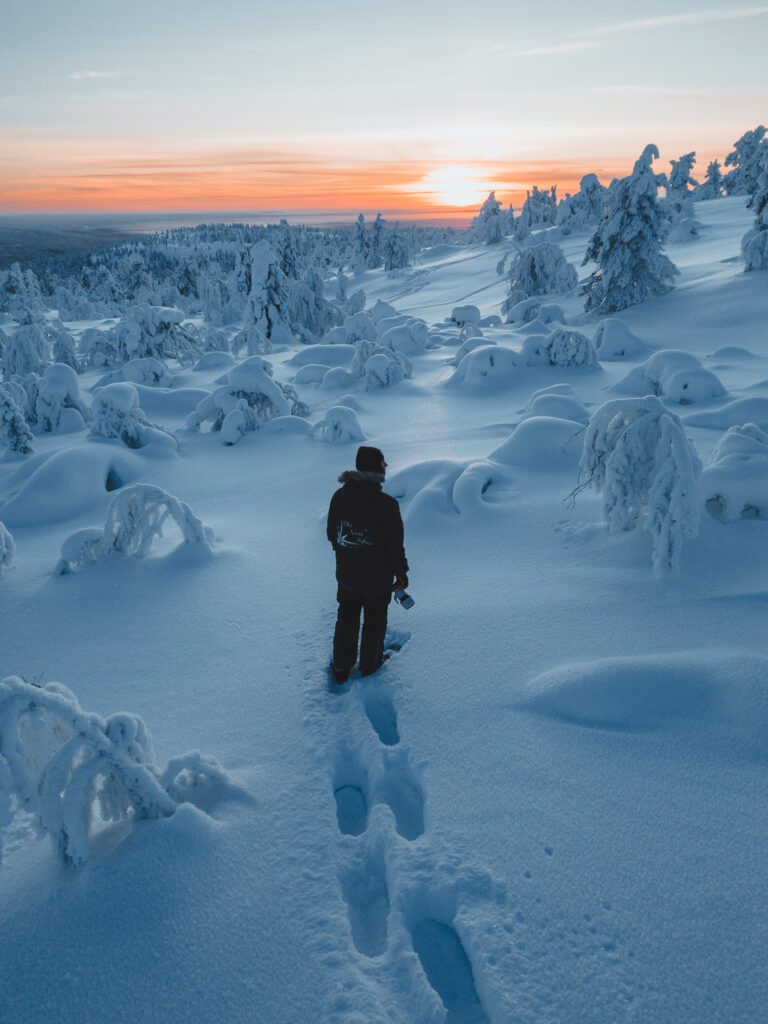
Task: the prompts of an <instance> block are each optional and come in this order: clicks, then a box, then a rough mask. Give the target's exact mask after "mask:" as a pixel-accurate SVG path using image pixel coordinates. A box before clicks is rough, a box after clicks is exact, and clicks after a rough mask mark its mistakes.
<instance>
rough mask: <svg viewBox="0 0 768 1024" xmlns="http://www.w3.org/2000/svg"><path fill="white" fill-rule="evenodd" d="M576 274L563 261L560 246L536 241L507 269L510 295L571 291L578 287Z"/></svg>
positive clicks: (564, 259)
mask: <svg viewBox="0 0 768 1024" xmlns="http://www.w3.org/2000/svg"><path fill="white" fill-rule="evenodd" d="M578 280H579V278H578V274H577V273H576V270H575V268H574V267H572V266H571V264H570V263H569V262H568V260H567V259H566V258H565V253H564V252H563V250H562V249H561V248H560V246H559V245H553V244H552V243H551V242H539V244H538V245H532V246H531V247H530V248H529V249H524V250H523V251H522V252H520V253H518V254H517V255H516V256H515V258H514V259H513V260H512V264H511V266H510V268H509V293H510V295H513V294H514V293H515V292H523V293H525V295H527V296H534V295H549V294H554V293H558V294H559V293H563V292H570V291H573V289H574V288H575V287H576V285H577V284H578Z"/></svg>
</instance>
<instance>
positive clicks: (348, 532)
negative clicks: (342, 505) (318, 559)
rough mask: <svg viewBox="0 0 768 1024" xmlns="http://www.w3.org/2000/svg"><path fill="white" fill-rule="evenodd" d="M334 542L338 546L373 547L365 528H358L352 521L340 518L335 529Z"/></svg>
mask: <svg viewBox="0 0 768 1024" xmlns="http://www.w3.org/2000/svg"><path fill="white" fill-rule="evenodd" d="M336 544H337V546H338V547H340V548H365V547H373V541H372V540H371V537H370V534H369V533H368V531H367V530H358V529H356V528H355V526H354V525H353V524H352V523H348V522H347V520H346V519H342V520H341V522H340V523H339V527H338V529H337V531H336Z"/></svg>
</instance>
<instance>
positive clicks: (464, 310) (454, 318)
mask: <svg viewBox="0 0 768 1024" xmlns="http://www.w3.org/2000/svg"><path fill="white" fill-rule="evenodd" d="M446 322H447V323H452V324H456V325H457V326H458V327H463V326H464V324H479V323H480V310H479V309H478V308H477V306H471V305H467V306H454V307H453V309H452V310H451V315H450V316H449V317H447V318H446Z"/></svg>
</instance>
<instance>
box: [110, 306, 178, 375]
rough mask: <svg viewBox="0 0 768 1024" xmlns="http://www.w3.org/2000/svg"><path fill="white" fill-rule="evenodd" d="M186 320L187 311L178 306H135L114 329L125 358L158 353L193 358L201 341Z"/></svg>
mask: <svg viewBox="0 0 768 1024" xmlns="http://www.w3.org/2000/svg"><path fill="white" fill-rule="evenodd" d="M183 320H184V313H183V311H182V310H180V309H177V308H176V307H175V306H151V305H149V304H148V303H140V304H139V305H137V306H131V307H130V309H128V310H127V313H126V317H125V319H124V320H122V321H121V322H120V323H119V324H117V325H116V327H115V329H114V333H115V337H116V339H117V344H118V351H119V354H120V359H121V361H122V362H128V360H130V359H144V358H146V357H147V356H154V357H155V358H157V359H164V358H175V359H179V360H180V361H186V362H189V361H190V360H191V358H192V355H193V354H194V353H195V352H196V351H197V342H196V340H195V337H194V336H193V335H192V334H190V332H189V331H188V330H187V329H186V328H185V327H184V326H183V325H182V321H183Z"/></svg>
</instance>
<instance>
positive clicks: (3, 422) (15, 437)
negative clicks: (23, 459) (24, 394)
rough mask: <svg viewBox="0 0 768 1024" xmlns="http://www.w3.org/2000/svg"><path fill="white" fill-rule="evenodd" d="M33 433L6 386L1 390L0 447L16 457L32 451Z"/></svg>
mask: <svg viewBox="0 0 768 1024" xmlns="http://www.w3.org/2000/svg"><path fill="white" fill-rule="evenodd" d="M33 440H34V438H33V436H32V431H31V430H30V429H29V425H28V423H27V421H26V420H25V419H24V416H23V415H22V412H21V409H20V408H19V406H18V405H17V403H16V401H15V400H14V399H13V398H12V397H11V395H10V394H9V392H8V390H7V389H6V387H5V385H4V386H3V387H1V388H0V445H3V446H4V447H5V448H7V449H8V451H11V452H13V453H14V454H15V455H29V454H30V452H31V451H32V441H33Z"/></svg>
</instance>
